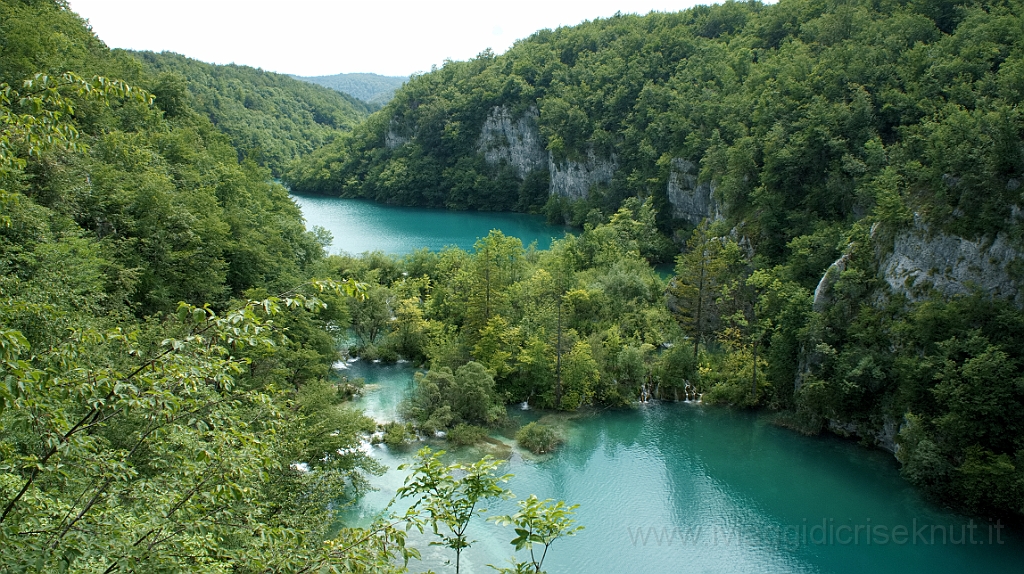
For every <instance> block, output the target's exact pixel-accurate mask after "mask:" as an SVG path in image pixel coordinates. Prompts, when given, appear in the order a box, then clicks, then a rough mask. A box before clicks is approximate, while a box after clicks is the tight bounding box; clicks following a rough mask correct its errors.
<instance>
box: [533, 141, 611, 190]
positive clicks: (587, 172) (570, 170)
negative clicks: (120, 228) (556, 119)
mask: <svg viewBox="0 0 1024 574" xmlns="http://www.w3.org/2000/svg"><path fill="white" fill-rule="evenodd" d="M548 162H549V166H550V170H551V193H552V195H559V196H562V197H566V198H569V199H584V198H586V197H587V196H588V195H590V189H591V188H592V187H594V186H595V185H608V184H609V183H611V181H612V176H614V175H615V170H616V169H618V167H619V164H618V161H617V160H616V157H615V156H614V155H612V157H611V158H610V159H602V158H599V157H597V155H596V154H595V153H594V150H590V151H589V152H588V153H587V159H586V160H585V161H582V162H579V161H565V162H561V163H558V162H555V160H554V158H553V157H552V156H551V155H550V154H549V156H548Z"/></svg>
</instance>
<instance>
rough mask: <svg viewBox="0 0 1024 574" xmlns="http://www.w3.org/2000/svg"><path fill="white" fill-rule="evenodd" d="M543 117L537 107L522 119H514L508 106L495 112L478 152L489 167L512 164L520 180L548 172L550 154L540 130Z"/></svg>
mask: <svg viewBox="0 0 1024 574" xmlns="http://www.w3.org/2000/svg"><path fill="white" fill-rule="evenodd" d="M539 115H540V114H539V112H538V111H537V108H536V107H532V108H530V109H528V110H526V113H524V114H523V115H522V116H521V117H519V118H513V117H512V113H511V112H510V111H509V109H508V106H498V107H495V108H492V109H491V113H490V114H488V115H487V120H486V121H485V122H484V125H483V127H482V128H481V129H480V137H479V138H478V139H477V151H478V152H480V153H481V154H483V156H484V161H486V162H487V165H489V166H492V167H494V166H498V165H501V164H502V163H505V164H508V165H509V166H511V167H512V169H513V170H515V174H516V177H518V178H519V179H526V176H527V175H529V174H530V173H531V172H534V171H539V170H544V169H547V168H548V162H549V159H548V152H547V150H545V149H544V145H543V144H542V143H541V141H540V132H539V131H538V129H537V118H538V117H539Z"/></svg>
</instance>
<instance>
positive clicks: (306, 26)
mask: <svg viewBox="0 0 1024 574" xmlns="http://www.w3.org/2000/svg"><path fill="white" fill-rule="evenodd" d="M708 3H710V0H675V1H671V0H587V1H582V2H580V1H560V0H548V1H546V2H539V1H536V0H504V1H502V2H493V1H491V2H488V1H481V0H478V1H475V2H464V1H463V2H460V1H429V0H426V1H421V2H403V1H397V2H394V1H393V2H384V1H380V0H376V1H375V0H359V1H350V0H335V1H328V0H288V1H283V0H277V1H271V0H70V5H71V9H72V10H74V11H75V12H77V13H78V14H80V15H81V16H82V17H83V18H87V19H88V20H89V22H90V24H92V28H93V30H94V31H95V32H96V34H97V35H98V36H99V37H100V39H101V40H103V41H104V42H106V43H107V45H108V46H110V47H111V48H131V49H135V50H153V51H157V52H160V51H163V50H168V51H171V52H178V53H180V54H184V55H186V56H188V57H190V58H195V59H197V60H202V61H204V62H212V63H215V64H228V63H232V62H233V63H236V64H245V65H248V66H253V67H259V68H263V69H264V70H270V71H274V72H281V73H288V74H297V75H302V76H321V75H330V74H337V73H341V72H375V73H378V74H384V75H389V76H408V75H409V74H411V73H413V72H425V71H428V70H430V66H431V65H435V64H436V65H438V66H440V65H441V64H442V63H443V62H444V60H445V59H446V58H450V59H452V60H465V59H468V58H472V57H473V56H475V55H477V54H478V53H480V52H482V51H483V50H484V49H485V48H488V47H489V48H491V49H493V50H494V51H495V52H496V53H499V54H500V53H502V52H504V51H505V50H507V49H508V48H509V47H510V46H511V45H512V43H513V42H515V41H516V40H517V39H520V38H525V37H526V36H529V35H530V34H532V33H533V32H535V31H537V30H539V29H541V28H557V27H558V26H563V25H568V26H571V25H574V24H578V23H580V22H582V21H584V20H592V19H594V18H600V17H608V16H611V15H613V14H615V12H617V11H621V12H622V13H623V14H628V13H637V14H646V13H648V12H650V11H652V10H653V11H659V12H666V11H676V10H682V9H684V8H688V7H690V6H693V5H695V4H708Z"/></svg>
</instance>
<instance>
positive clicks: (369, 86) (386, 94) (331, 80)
mask: <svg viewBox="0 0 1024 574" xmlns="http://www.w3.org/2000/svg"><path fill="white" fill-rule="evenodd" d="M292 77H293V78H295V79H296V80H302V81H304V82H310V83H313V84H318V85H321V86H324V87H325V88H330V89H332V90H337V91H339V92H341V93H343V94H348V95H350V96H352V97H354V98H358V99H360V100H362V101H364V102H367V103H369V104H371V105H373V106H374V107H375V108H379V107H381V106H383V105H384V104H386V103H388V102H389V101H390V100H391V98H392V97H393V96H394V95H395V90H397V89H398V88H400V87H402V84H403V83H405V82H407V81H409V78H407V77H404V76H381V75H380V74H334V75H333V76H292Z"/></svg>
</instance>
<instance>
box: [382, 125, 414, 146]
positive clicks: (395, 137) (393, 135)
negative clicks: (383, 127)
mask: <svg viewBox="0 0 1024 574" xmlns="http://www.w3.org/2000/svg"><path fill="white" fill-rule="evenodd" d="M408 141H409V138H407V137H405V136H402V135H399V134H398V132H396V131H395V127H394V126H393V125H392V126H391V127H389V128H388V132H387V133H386V134H384V146H385V147H387V148H388V149H395V148H399V147H402V146H403V145H405V144H406V143H407V142H408Z"/></svg>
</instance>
